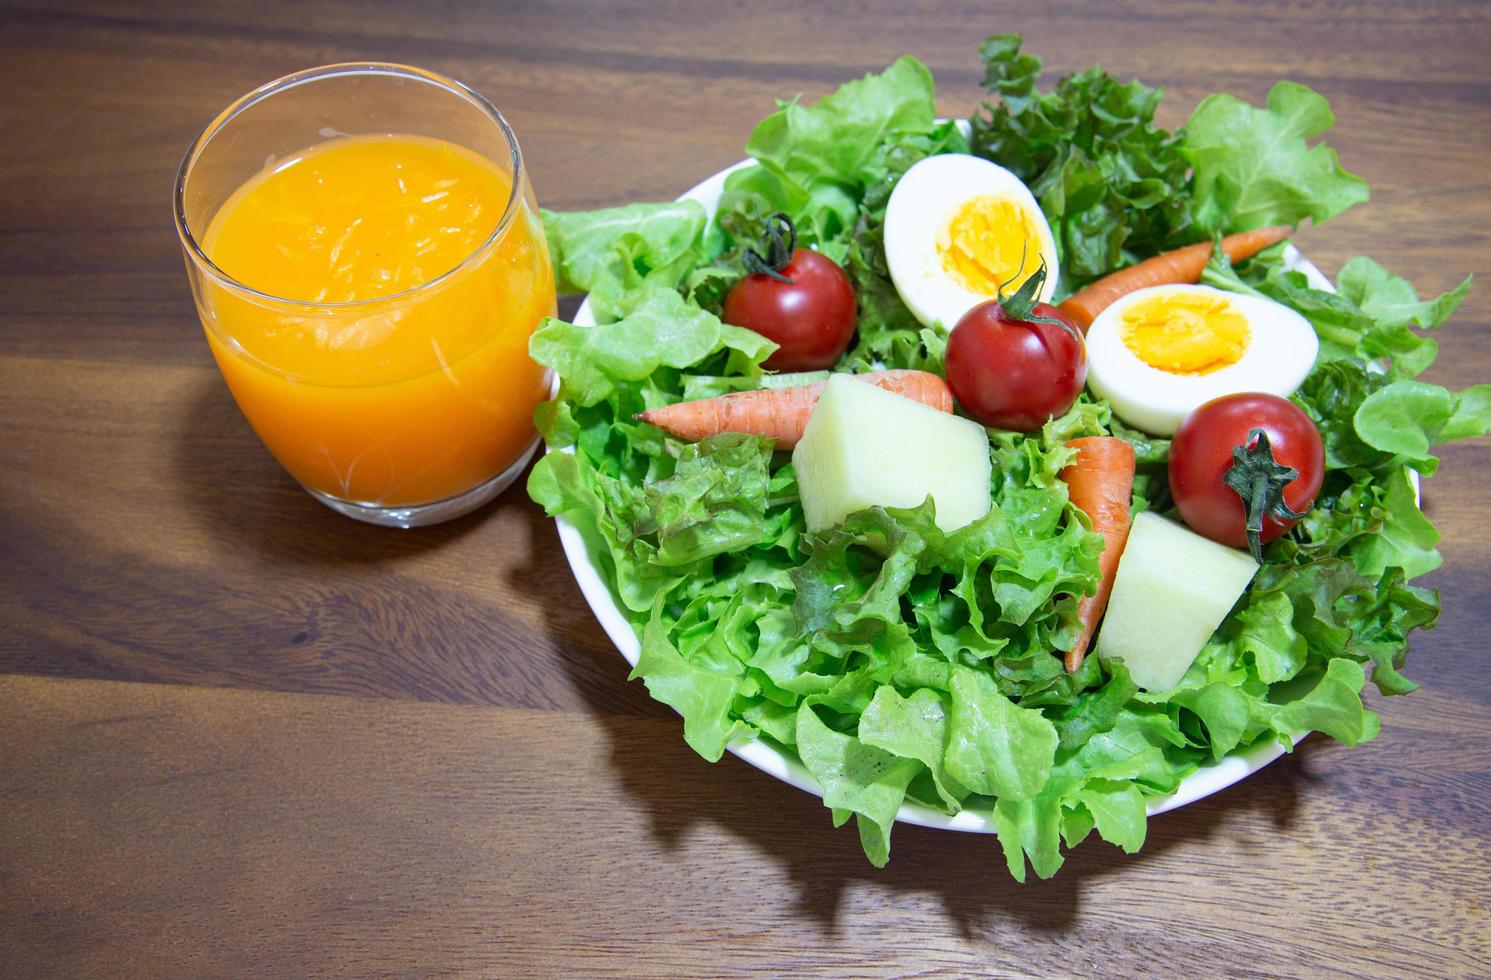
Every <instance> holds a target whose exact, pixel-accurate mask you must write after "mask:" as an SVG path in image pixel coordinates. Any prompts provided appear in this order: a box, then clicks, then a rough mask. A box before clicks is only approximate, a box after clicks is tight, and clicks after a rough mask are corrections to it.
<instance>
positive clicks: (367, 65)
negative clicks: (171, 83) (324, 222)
mask: <svg viewBox="0 0 1491 980" xmlns="http://www.w3.org/2000/svg"><path fill="white" fill-rule="evenodd" d="M347 75H369V76H380V75H381V76H399V77H405V78H414V79H417V80H419V81H422V82H425V83H427V84H431V85H435V86H437V87H439V88H443V89H445V90H446V91H448V92H450V93H452V94H454V95H457V96H460V97H461V98H464V99H465V100H466V101H467V102H469V103H471V104H472V105H474V106H475V107H476V108H477V109H478V110H479V111H481V112H482V113H484V114H485V115H486V116H487V117H488V118H489V119H490V120H491V121H492V122H494V123H496V124H497V127H498V129H499V130H501V132H502V135H503V137H504V138H505V139H506V140H507V148H508V152H509V154H510V155H511V158H512V183H511V186H510V187H509V188H508V193H507V203H506V204H505V205H504V207H503V209H502V215H501V217H499V218H498V219H497V225H496V227H495V228H493V229H492V233H491V234H490V235H488V236H487V237H486V238H485V239H483V240H482V242H481V243H480V244H479V245H477V246H476V247H475V248H473V249H472V250H471V251H470V252H469V253H467V255H466V256H465V257H464V258H463V259H461V261H460V262H458V263H456V264H455V265H454V266H452V267H451V268H450V269H447V270H446V271H445V272H442V273H440V274H439V275H438V276H435V277H433V278H431V279H426V280H425V281H424V282H420V283H416V284H414V285H413V286H409V287H407V288H405V289H401V290H399V291H398V292H394V293H387V294H385V295H382V296H373V297H369V298H367V299H357V300H348V301H343V302H337V303H327V302H317V301H315V300H304V299H292V298H290V297H288V296H278V295H275V294H274V293H271V292H268V291H266V290H263V289H257V288H255V287H253V286H250V285H248V284H247V283H245V282H243V281H241V280H239V279H236V278H234V277H233V276H231V275H229V274H228V273H227V272H226V271H225V270H223V269H222V268H221V267H220V266H218V264H217V263H216V262H214V261H212V259H211V258H209V257H208V255H207V253H206V252H205V251H203V249H202V246H201V243H200V242H198V241H197V236H196V234H195V232H194V231H193V229H192V227H191V224H190V222H189V221H188V220H187V217H186V182H187V179H188V177H189V176H190V175H191V173H192V169H193V167H194V166H195V164H196V162H197V158H198V157H199V156H201V154H202V151H203V150H205V149H206V147H207V145H208V143H210V142H211V141H212V138H213V137H214V136H216V135H217V134H218V133H219V132H220V131H221V130H222V129H223V127H225V126H227V125H228V123H230V122H232V121H233V120H234V119H235V118H237V117H238V115H239V114H240V113H242V112H244V111H245V110H247V109H250V108H252V107H253V106H255V105H258V104H259V103H260V102H263V101H265V100H267V99H269V98H271V97H273V96H274V95H276V94H278V93H280V92H284V91H288V90H289V89H292V88H296V87H298V86H301V85H305V84H308V83H311V82H316V81H321V80H323V79H328V78H338V77H343V76H347ZM250 179H252V178H250ZM522 181H523V152H522V150H521V149H520V148H519V146H518V135H517V133H515V132H513V128H512V126H511V124H509V123H508V121H507V117H506V116H504V115H503V114H502V112H501V110H499V109H498V108H497V107H496V106H495V105H493V104H492V102H491V101H490V100H489V99H487V97H486V96H484V95H482V94H481V93H480V92H478V91H476V89H474V88H472V87H471V86H469V85H467V84H465V83H464V82H460V81H457V80H456V79H454V78H451V77H450V76H448V75H442V74H440V73H439V72H433V71H429V70H427V69H424V68H416V67H414V66H413V65H403V64H398V63H396V62H391V61H346V62H338V63H336V64H331V65H320V66H317V67H315V68H305V69H302V70H301V71H297V72H292V73H291V74H289V75H283V76H281V77H280V78H276V79H275V80H273V81H271V82H266V83H264V84H263V85H260V86H259V87H258V88H256V89H254V90H253V91H251V92H247V93H245V94H244V95H242V96H240V97H239V98H237V99H235V100H234V101H233V102H232V103H230V104H229V105H228V106H227V108H225V109H223V110H222V111H221V112H219V113H218V114H217V116H216V117H215V118H214V119H213V120H212V121H211V122H209V123H208V124H207V125H206V126H205V127H203V129H202V131H201V132H200V133H198V134H197V138H196V139H194V140H192V142H191V145H190V146H188V147H187V148H186V153H185V154H183V156H182V158H181V164H180V165H179V166H178V167H177V169H176V186H175V190H174V192H173V194H172V211H173V214H174V218H175V223H176V234H177V237H179V238H180V239H181V245H182V247H183V248H184V249H186V254H187V257H188V258H189V259H190V260H191V261H192V263H193V264H194V265H196V266H197V267H198V268H199V269H200V270H201V271H202V272H203V273H204V274H205V275H206V276H208V277H209V278H210V279H212V280H213V281H214V282H216V283H217V284H218V285H219V286H221V287H223V288H225V289H228V290H231V291H234V292H238V293H242V294H245V295H247V296H250V297H252V298H254V299H256V300H260V301H265V302H269V303H274V304H284V305H290V306H298V307H313V308H316V309H327V310H352V309H356V308H357V307H362V306H371V305H374V304H383V303H388V302H389V301H390V300H396V299H399V298H401V297H407V296H412V295H414V294H417V293H420V292H423V291H425V290H427V289H429V288H430V287H432V286H435V285H437V284H439V283H441V282H444V281H445V280H447V279H450V278H452V277H453V276H456V275H457V274H459V273H461V272H463V271H464V270H465V269H467V268H468V267H469V266H471V265H472V264H473V263H474V262H475V261H476V260H477V259H479V258H480V257H481V256H482V255H484V254H485V253H486V252H488V251H490V250H491V249H492V248H493V247H495V246H496V244H497V243H498V242H499V241H501V240H502V238H503V236H504V235H505V234H506V233H507V229H508V227H509V226H510V225H511V224H512V222H513V216H514V215H515V214H516V213H517V210H518V202H519V201H520V200H521V198H522V188H523V184H522Z"/></svg>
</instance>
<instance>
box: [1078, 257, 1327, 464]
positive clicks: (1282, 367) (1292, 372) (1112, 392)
mask: <svg viewBox="0 0 1491 980" xmlns="http://www.w3.org/2000/svg"><path fill="white" fill-rule="evenodd" d="M1159 293H1164V294H1167V295H1175V294H1179V293H1202V294H1205V295H1218V296H1222V297H1225V298H1226V300H1227V302H1229V303H1231V304H1232V306H1233V307H1234V308H1235V309H1236V310H1237V311H1238V312H1239V313H1241V314H1242V315H1243V317H1244V318H1245V319H1246V320H1247V321H1248V333H1249V337H1248V346H1247V349H1246V350H1244V351H1243V354H1242V356H1241V357H1240V358H1238V360H1237V362H1236V363H1234V364H1230V365H1228V366H1227V367H1224V368H1220V369H1219V370H1216V371H1213V372H1211V373H1210V374H1198V375H1183V374H1171V373H1170V372H1168V371H1161V370H1160V369H1159V368H1156V367H1151V366H1150V365H1148V364H1146V363H1145V362H1144V361H1142V360H1141V359H1140V358H1139V356H1138V355H1136V354H1135V353H1134V352H1133V351H1131V350H1129V348H1128V345H1126V344H1125V343H1124V342H1123V338H1122V337H1121V336H1120V334H1119V326H1120V324H1121V323H1122V322H1123V313H1124V310H1126V309H1128V308H1129V307H1130V306H1133V305H1134V304H1135V303H1138V302H1141V301H1143V300H1144V299H1145V298H1146V297H1149V296H1154V295H1156V294H1159ZM1319 352H1320V338H1319V337H1318V336H1317V335H1316V333H1315V328H1314V327H1312V326H1311V325H1310V322H1309V321H1308V320H1306V319H1305V318H1304V317H1302V316H1300V315H1299V313H1297V312H1295V311H1294V310H1292V309H1290V308H1289V307H1287V306H1284V305H1283V304H1281V303H1275V302H1274V301H1273V300H1269V299H1263V298H1261V297H1258V296H1245V295H1242V294H1240V293H1230V292H1225V291H1223V290H1219V289H1213V288H1212V287H1210V286H1151V287H1149V288H1148V289H1140V290H1138V291H1136V292H1133V293H1130V294H1129V295H1127V296H1125V297H1123V298H1122V299H1119V300H1118V301H1116V302H1115V303H1113V305H1111V306H1109V307H1108V308H1107V309H1105V310H1103V312H1101V313H1099V314H1098V315H1097V318H1096V319H1095V320H1093V321H1092V326H1091V327H1089V328H1088V330H1087V386H1088V387H1089V388H1091V389H1092V391H1093V393H1094V394H1096V395H1098V396H1099V397H1102V398H1105V399H1107V400H1108V402H1109V404H1111V405H1112V406H1113V413H1114V414H1115V415H1117V416H1118V417H1119V418H1120V419H1121V420H1122V421H1123V422H1124V423H1126V424H1128V425H1131V426H1133V427H1134V428H1136V429H1141V430H1143V431H1145V432H1148V433H1151V434H1153V435H1161V436H1168V435H1174V434H1175V430H1176V429H1177V428H1179V427H1180V423H1181V422H1182V421H1183V420H1184V419H1185V417H1186V416H1187V415H1189V414H1190V413H1191V412H1192V411H1193V410H1195V409H1196V408H1198V407H1200V406H1201V405H1203V404H1205V403H1206V402H1209V401H1211V400H1212V399H1213V398H1220V397H1221V396H1223V395H1231V394H1236V393H1238V392H1242V391H1259V392H1265V393H1267V394H1271V395H1279V396H1280V397H1284V398H1287V397H1288V396H1290V395H1291V394H1293V393H1294V392H1295V390H1296V389H1297V388H1299V386H1300V384H1301V383H1302V382H1303V381H1304V380H1305V376H1306V375H1307V374H1309V373H1310V368H1311V367H1313V366H1314V364H1315V356H1316V355H1317V354H1318V353H1319Z"/></svg>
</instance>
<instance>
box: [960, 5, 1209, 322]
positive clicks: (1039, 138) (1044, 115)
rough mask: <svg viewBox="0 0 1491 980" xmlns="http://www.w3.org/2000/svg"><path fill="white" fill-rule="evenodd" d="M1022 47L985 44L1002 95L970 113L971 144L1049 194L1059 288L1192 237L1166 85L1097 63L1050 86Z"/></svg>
mask: <svg viewBox="0 0 1491 980" xmlns="http://www.w3.org/2000/svg"><path fill="white" fill-rule="evenodd" d="M1020 46H1021V38H1020V36H1019V35H1018V34H999V35H995V36H993V37H989V38H986V39H985V40H984V42H983V44H981V45H980V46H979V57H980V58H981V59H982V60H983V62H984V69H985V70H984V86H985V88H987V89H988V90H989V92H990V94H993V95H997V96H998V97H999V101H998V103H997V105H989V104H985V105H984V106H983V107H982V109H981V110H980V111H979V112H978V113H976V114H975V115H974V116H973V118H972V119H971V120H970V125H971V127H972V138H971V140H970V143H971V145H972V148H973V152H974V153H977V154H978V155H979V156H982V157H984V158H986V159H988V160H992V161H994V162H995V163H997V164H999V165H1000V166H1003V167H1006V168H1008V169H1010V170H1011V171H1013V172H1014V173H1015V175H1016V176H1018V177H1019V178H1020V179H1021V180H1023V181H1025V182H1026V183H1027V184H1029V185H1030V188H1031V190H1032V192H1033V193H1034V194H1035V195H1036V198H1037V200H1039V201H1040V203H1041V209H1042V210H1043V211H1044V212H1045V214H1046V218H1047V219H1048V220H1049V221H1050V222H1051V230H1052V232H1053V233H1054V234H1055V236H1056V241H1057V248H1058V250H1059V252H1060V256H1061V282H1060V284H1059V286H1058V290H1057V292H1058V294H1059V295H1066V294H1068V293H1071V292H1073V291H1075V290H1076V289H1077V288H1079V287H1080V286H1082V285H1084V284H1086V283H1087V282H1088V281H1090V280H1092V279H1095V278H1097V277H1098V276H1101V275H1105V274H1106V273H1108V272H1111V271H1113V270H1114V269H1117V268H1119V267H1121V266H1124V265H1128V264H1131V263H1132V262H1134V261H1136V260H1137V259H1138V258H1142V257H1147V256H1149V255H1152V254H1153V253H1155V252H1158V251H1160V250H1162V249H1164V248H1168V247H1170V246H1172V245H1176V244H1181V243H1183V242H1184V241H1186V240H1189V239H1190V238H1191V237H1193V234H1192V232H1191V224H1192V219H1191V195H1190V186H1189V181H1188V176H1187V167H1188V164H1187V161H1186V159H1185V157H1183V156H1182V155H1181V152H1180V145H1179V141H1178V139H1177V138H1176V137H1175V136H1173V135H1172V134H1170V133H1168V132H1166V131H1165V130H1164V129H1161V128H1159V127H1157V126H1155V125H1154V115H1155V110H1156V108H1158V106H1159V104H1160V100H1161V98H1162V97H1163V94H1164V93H1163V90H1161V89H1157V88H1150V87H1149V86H1146V85H1143V84H1141V83H1140V82H1137V81H1131V82H1127V83H1120V82H1119V81H1118V80H1117V79H1116V78H1114V77H1113V76H1112V75H1109V74H1108V73H1107V72H1104V71H1103V70H1101V69H1099V68H1093V69H1089V70H1088V71H1084V72H1081V73H1078V74H1074V75H1067V76H1065V77H1063V78H1062V79H1061V80H1060V81H1059V82H1057V84H1056V88H1055V90H1054V91H1051V92H1048V93H1041V92H1040V91H1038V90H1037V88H1036V79H1037V77H1038V76H1039V74H1040V70H1041V64H1042V63H1041V60H1040V59H1039V58H1037V57H1035V56H1034V55H1030V54H1024V53H1021V51H1020Z"/></svg>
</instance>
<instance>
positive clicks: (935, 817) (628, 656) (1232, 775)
mask: <svg viewBox="0 0 1491 980" xmlns="http://www.w3.org/2000/svg"><path fill="white" fill-rule="evenodd" d="M753 163H755V161H754V160H751V159H745V160H741V161H739V162H737V163H734V164H731V165H730V166H728V167H726V168H724V169H723V170H720V171H718V172H716V173H714V174H711V175H710V176H709V177H706V178H705V179H704V180H701V181H700V182H699V183H697V184H695V185H694V186H693V187H691V188H689V189H688V190H687V191H684V192H683V193H682V194H680V195H679V196H678V197H677V198H675V199H674V200H676V201H697V202H698V203H699V204H701V205H703V207H704V210H705V213H706V215H707V216H708V218H709V219H710V220H712V219H713V217H714V213H715V210H716V208H717V207H718V204H719V199H720V195H721V194H722V193H723V191H724V187H725V179H726V178H727V177H729V175H730V174H732V173H734V172H735V171H737V170H740V169H742V168H744V167H748V166H750V165H752V164H753ZM1284 263H1285V267H1286V268H1290V269H1296V270H1298V271H1300V272H1303V273H1304V274H1305V277H1306V278H1307V279H1308V280H1309V282H1310V285H1312V286H1314V287H1315V288H1317V289H1324V290H1328V291H1330V292H1335V286H1334V285H1333V284H1332V283H1331V282H1330V280H1329V279H1327V278H1326V277H1325V275H1324V274H1323V273H1322V272H1321V271H1320V270H1319V269H1318V268H1316V266H1315V265H1314V264H1313V263H1312V262H1310V260H1309V259H1306V258H1305V257H1304V256H1303V255H1302V254H1301V253H1300V251H1299V249H1297V248H1295V246H1294V245H1293V243H1290V244H1288V245H1286V246H1285V250H1284ZM572 322H573V323H574V324H575V325H576V326H587V327H590V326H596V321H595V317H594V315H593V314H592V312H591V309H590V298H589V296H586V298H585V300H584V301H583V302H582V303H581V304H580V307H579V309H578V310H577V311H576V312H575V316H574V319H573V321H572ZM555 384H556V390H557V384H558V381H557V379H556V381H555ZM544 452H545V455H547V454H548V453H551V452H573V448H572V447H567V448H565V449H562V450H556V449H554V448H552V447H550V446H549V445H548V444H547V443H545V446H544ZM554 522H555V525H556V526H557V529H558V532H559V543H560V546H561V547H562V548H563V549H564V555H565V560H566V561H567V562H568V563H569V566H570V573H571V574H572V575H574V577H575V581H576V584H578V585H579V587H580V593H581V595H583V596H584V597H585V602H586V604H587V605H589V606H590V611H591V613H592V615H594V616H595V618H596V620H597V621H598V622H599V623H600V625H601V629H602V630H604V631H605V633H606V636H607V637H608V638H609V639H610V640H611V643H612V644H613V645H614V646H615V647H616V649H617V651H618V652H619V653H620V654H621V656H622V658H623V659H625V660H626V662H627V663H628V664H629V665H631V666H632V667H636V666H637V660H638V659H639V658H640V657H641V654H642V641H641V639H640V637H638V636H637V633H636V631H635V630H634V629H633V628H632V625H631V622H630V621H629V620H628V619H627V617H626V614H625V613H623V612H622V611H621V607H620V605H619V603H618V602H617V597H616V594H615V592H614V591H613V590H612V588H611V586H610V585H609V584H607V582H606V581H605V579H604V578H602V577H601V574H600V570H599V568H598V567H597V566H596V563H595V562H594V561H593V560H592V558H591V554H590V548H589V546H588V544H587V542H586V540H585V536H584V534H583V533H582V532H581V531H580V529H579V528H578V527H576V526H575V525H573V524H571V523H570V522H569V521H568V520H567V519H566V518H565V516H564V515H562V514H561V515H559V516H557V517H555V518H554ZM1307 734H1309V733H1307V732H1306V733H1302V734H1301V735H1299V736H1298V737H1296V738H1295V739H1294V740H1293V741H1294V743H1295V744H1298V743H1299V742H1300V741H1301V740H1302V739H1303V738H1304V737H1305V736H1306V735H1307ZM725 748H726V749H727V750H728V751H729V752H730V754H731V755H734V756H735V757H736V758H738V759H741V760H743V761H744V762H746V763H748V764H750V765H752V766H754V767H755V768H757V769H759V770H761V771H762V772H764V773H766V774H767V775H769V776H773V777H775V778H777V779H779V780H781V781H782V782H785V783H787V784H789V785H791V786H794V787H796V788H797V789H800V790H803V791H805V792H807V793H811V794H812V795H814V796H816V797H818V798H819V799H820V800H821V799H822V798H823V787H822V786H821V785H820V784H819V783H818V781H817V780H816V779H814V778H813V776H812V775H811V774H810V773H809V772H808V771H807V769H806V767H804V766H803V764H802V762H801V761H800V760H799V759H797V757H796V755H795V754H792V753H788V752H784V751H783V750H781V749H779V748H777V747H776V746H775V745H774V744H772V743H770V742H767V741H765V740H763V739H759V738H757V739H747V738H740V737H737V738H735V739H732V740H731V741H730V742H729V744H727V745H726V746H725ZM1287 751H1291V750H1290V749H1288V748H1286V747H1285V746H1284V744H1283V743H1282V742H1280V741H1279V740H1278V739H1277V738H1276V739H1272V740H1267V741H1259V742H1255V743H1254V744H1253V745H1250V746H1248V747H1246V748H1244V749H1241V750H1238V751H1235V752H1231V753H1228V754H1227V755H1225V756H1223V757H1222V758H1221V759H1215V760H1212V761H1210V762H1207V763H1204V764H1203V765H1201V766H1200V767H1199V768H1197V770H1196V771H1195V772H1193V773H1191V774H1190V775H1188V776H1186V777H1185V778H1184V779H1182V780H1181V782H1180V785H1179V786H1178V787H1177V788H1176V789H1175V791H1174V792H1172V793H1168V794H1166V795H1164V796H1146V798H1145V799H1146V803H1145V811H1146V813H1147V815H1148V816H1151V817H1153V816H1157V815H1159V814H1161V813H1166V812H1168V811H1170V810H1174V809H1178V808H1180V807H1183V806H1186V805H1188V804H1191V803H1194V802H1196V801H1197V800H1200V799H1204V798H1205V797H1208V796H1210V795H1212V794H1213V793H1217V792H1220V791H1222V790H1224V789H1226V788H1227V787H1229V786H1232V785H1235V784H1236V783H1238V782H1241V781H1242V780H1243V779H1246V778H1247V777H1248V776H1251V775H1252V774H1254V773H1255V772H1257V771H1258V770H1260V769H1262V768H1264V767H1265V766H1267V765H1268V764H1269V763H1271V762H1273V761H1274V760H1275V759H1277V758H1279V757H1280V756H1281V755H1283V754H1284V753H1285V752H1287ZM896 821H897V822H898V823H906V824H912V825H915V826H920V827H931V828H934V829H939V830H954V831H961V832H964V833H975V834H996V833H997V830H996V829H995V827H994V821H993V817H992V815H991V814H990V813H988V812H985V811H980V810H976V809H965V810H960V811H959V812H958V813H955V814H946V813H943V812H941V811H940V810H935V809H933V808H931V807H928V806H924V805H922V804H920V803H914V802H906V803H903V804H902V805H901V808H900V810H898V811H897V812H896Z"/></svg>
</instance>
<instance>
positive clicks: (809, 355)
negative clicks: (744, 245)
mask: <svg viewBox="0 0 1491 980" xmlns="http://www.w3.org/2000/svg"><path fill="white" fill-rule="evenodd" d="M796 244H797V231H796V229H794V228H793V227H792V222H791V220H790V219H789V218H788V217H787V216H786V215H785V214H780V213H778V214H774V215H772V216H771V217H770V218H768V219H767V225H766V243H765V247H764V248H763V249H762V250H761V251H759V252H758V251H755V250H752V251H748V252H747V253H746V256H745V266H746V270H747V272H748V273H749V274H748V275H747V276H746V277H745V278H744V279H742V280H740V281H739V282H737V283H736V284H735V285H734V286H733V287H731V289H730V292H729V293H727V294H726V295H725V308H724V311H723V315H722V317H721V319H723V320H724V321H725V322H726V323H731V324H734V325H735V326H737V327H745V328H746V329H747V330H754V331H756V333H759V334H760V335H761V336H763V337H765V338H766V339H768V340H770V341H773V342H775V343H776V345H777V350H776V351H775V352H773V353H772V355H771V356H770V357H768V358H767V359H766V362H765V363H766V366H767V367H768V368H770V369H771V370H773V371H816V370H819V369H822V368H827V367H833V365H834V364H835V362H837V361H838V359H839V356H840V355H841V354H843V353H844V349H845V348H847V347H848V346H849V341H850V339H851V338H852V337H853V336H854V324H855V320H856V318H857V313H858V311H857V307H856V304H855V300H854V286H853V285H851V284H850V282H849V276H848V275H847V274H846V273H845V272H844V270H843V269H842V268H840V267H839V264H838V263H837V262H835V261H834V260H833V259H831V258H829V257H828V256H826V255H820V254H819V253H817V252H814V251H811V250H809V249H805V248H796V247H795V246H796Z"/></svg>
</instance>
